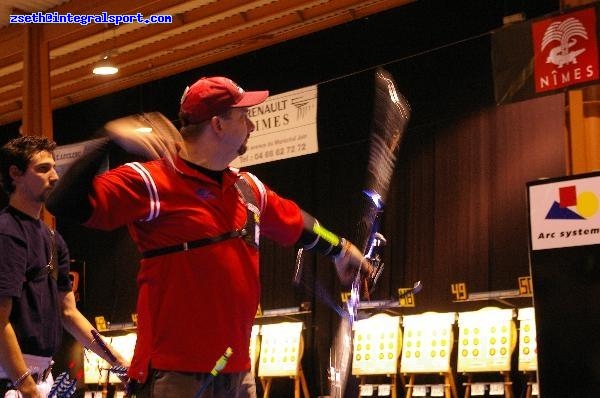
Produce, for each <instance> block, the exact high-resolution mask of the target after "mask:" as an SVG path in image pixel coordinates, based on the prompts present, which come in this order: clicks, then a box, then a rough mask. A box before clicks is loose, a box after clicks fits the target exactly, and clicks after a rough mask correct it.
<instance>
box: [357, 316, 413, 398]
mask: <svg viewBox="0 0 600 398" xmlns="http://www.w3.org/2000/svg"><path fill="white" fill-rule="evenodd" d="M353 329H354V333H353V339H352V345H353V350H352V375H354V376H356V377H358V379H359V392H358V394H359V397H361V396H372V395H376V396H380V397H381V396H390V397H392V398H396V396H397V395H396V394H397V391H398V359H399V357H400V350H401V348H402V331H401V329H400V317H399V316H390V315H388V314H383V313H382V314H376V315H373V316H371V317H370V318H367V319H361V320H358V321H356V322H354V325H353ZM374 376H379V377H380V378H381V377H382V376H383V377H387V378H389V383H387V384H383V383H379V384H369V383H367V379H368V378H372V377H374Z"/></svg>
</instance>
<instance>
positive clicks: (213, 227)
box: [86, 158, 303, 381]
mask: <svg viewBox="0 0 600 398" xmlns="http://www.w3.org/2000/svg"><path fill="white" fill-rule="evenodd" d="M240 175H241V173H239V172H238V171H237V170H235V169H228V170H226V171H225V172H224V174H223V181H222V184H221V185H219V184H218V183H217V182H215V181H214V180H211V179H210V178H208V177H207V176H205V175H204V174H202V173H201V172H199V171H196V170H194V169H192V168H190V167H189V166H187V165H186V164H185V162H183V161H182V160H181V159H179V158H178V159H176V169H175V168H173V167H171V166H169V165H168V163H167V162H165V161H162V160H157V161H151V162H146V163H128V164H126V165H123V166H121V167H119V168H116V169H114V170H111V171H109V172H106V173H104V174H102V175H100V176H98V177H96V178H95V180H94V190H93V194H92V197H91V203H92V207H93V214H92V217H91V218H90V219H89V220H88V222H87V223H86V225H87V226H89V227H92V228H97V229H105V230H110V229H114V228H117V227H119V226H123V225H127V227H128V228H129V232H130V234H131V236H132V238H133V240H134V241H135V243H136V244H137V247H138V249H139V250H140V251H141V252H144V251H147V250H150V249H157V248H162V247H166V246H171V245H175V244H180V243H183V242H189V241H193V240H198V239H201V238H207V237H215V236H218V235H221V234H223V233H225V232H229V231H234V230H237V229H239V228H241V227H243V226H244V224H245V222H246V214H247V213H246V207H245V205H244V203H243V199H242V198H241V196H240V194H239V193H238V191H237V189H236V187H235V185H234V183H235V181H236V180H237V179H238V178H240ZM251 177H252V178H251V180H252V181H253V182H254V183H253V184H251V185H252V186H253V188H254V191H255V193H256V196H257V199H258V200H257V203H258V206H259V207H260V210H261V212H260V232H261V235H262V236H265V237H267V238H269V239H271V240H274V241H275V242H277V243H279V244H282V245H292V244H294V243H296V242H297V241H298V239H299V237H300V234H301V232H302V228H303V222H302V216H301V213H300V209H299V207H298V206H297V205H296V204H295V203H294V202H292V201H290V200H287V199H284V198H282V197H280V196H278V195H277V194H276V193H275V192H273V191H272V190H270V189H269V188H268V187H266V186H264V185H263V184H262V183H261V182H260V181H258V179H256V177H254V176H251ZM137 282H138V289H139V295H138V302H137V313H138V340H137V345H136V349H135V354H134V358H133V361H132V364H131V368H130V376H131V377H132V378H135V379H137V380H139V381H144V380H145V379H146V377H147V370H148V368H149V367H150V366H151V367H152V368H155V369H162V370H177V371H187V372H210V371H211V369H212V368H213V366H214V364H215V361H216V360H217V359H218V358H219V357H220V356H221V355H222V354H223V353H224V352H225V350H226V348H227V347H231V348H232V349H233V355H232V357H231V358H230V359H229V361H228V363H227V366H226V368H225V369H224V372H240V371H245V370H249V369H250V358H249V342H250V332H251V329H252V324H253V321H254V316H255V314H256V309H257V306H258V303H259V299H260V278H259V256H258V251H257V250H256V249H255V248H253V247H251V246H250V245H249V244H248V243H246V242H245V241H244V240H243V239H240V238H236V239H229V240H224V241H222V242H218V243H214V244H210V245H207V246H203V247H199V248H196V249H193V250H189V251H182V252H177V253H172V254H166V255H162V256H157V257H152V258H148V259H143V260H142V261H141V266H140V271H139V273H138V277H137Z"/></svg>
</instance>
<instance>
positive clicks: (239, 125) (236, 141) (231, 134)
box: [221, 108, 254, 160]
mask: <svg viewBox="0 0 600 398" xmlns="http://www.w3.org/2000/svg"><path fill="white" fill-rule="evenodd" d="M221 121H222V123H223V127H224V129H226V134H224V136H223V140H222V141H221V142H222V144H223V145H226V146H227V147H228V148H229V149H230V150H231V154H232V156H233V157H232V160H233V159H235V158H236V157H237V156H238V155H243V154H244V153H246V150H247V149H248V148H247V146H246V145H247V144H248V137H249V136H250V133H251V132H253V131H254V123H252V121H251V120H250V118H249V117H248V108H232V109H231V110H230V111H229V114H228V115H227V116H225V117H222V118H221Z"/></svg>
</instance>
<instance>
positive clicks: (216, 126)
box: [210, 116, 223, 137]
mask: <svg viewBox="0 0 600 398" xmlns="http://www.w3.org/2000/svg"><path fill="white" fill-rule="evenodd" d="M210 126H211V127H212V129H213V131H214V132H215V134H216V135H217V136H218V137H221V135H222V134H223V124H222V122H221V118H220V117H218V116H213V117H212V118H211V119H210Z"/></svg>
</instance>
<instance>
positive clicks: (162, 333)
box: [48, 77, 371, 398]
mask: <svg viewBox="0 0 600 398" xmlns="http://www.w3.org/2000/svg"><path fill="white" fill-rule="evenodd" d="M267 97H268V91H244V90H243V89H241V88H240V87H239V86H238V85H237V84H236V83H234V82H233V81H231V80H230V79H227V78H225V77H210V78H202V79H200V80H198V81H197V82H196V83H194V84H193V85H192V86H190V87H188V88H187V89H186V91H185V92H184V94H183V97H182V101H181V107H180V119H181V124H182V127H181V130H180V134H181V138H182V141H181V142H179V143H178V144H177V149H173V148H174V144H173V143H171V142H168V141H165V140H164V139H162V138H161V137H160V136H159V135H156V134H147V133H136V132H133V131H131V130H130V129H122V128H120V126H119V125H118V123H116V124H115V123H109V124H108V125H107V126H106V128H107V130H108V131H109V133H110V135H111V139H110V140H106V141H104V143H102V144H101V145H100V146H99V147H98V148H96V149H95V150H93V151H91V152H90V153H88V154H86V155H84V156H83V157H82V158H80V159H79V160H78V161H77V162H76V163H75V164H74V165H73V166H72V167H71V168H70V169H69V171H68V172H67V173H66V174H65V176H64V178H63V179H62V183H61V184H59V186H58V187H57V188H56V190H55V191H54V193H53V195H52V196H51V197H50V198H49V200H48V208H49V209H50V211H52V212H53V213H54V215H55V216H57V217H65V218H71V219H73V218H74V219H76V220H77V221H79V222H82V223H83V224H84V225H86V226H88V227H91V228H98V229H103V230H110V229H114V228H117V227H119V226H123V225H126V226H127V227H128V229H129V232H130V234H131V236H132V238H133V240H134V241H135V243H136V245H137V246H138V248H139V250H140V252H141V253H142V257H143V259H142V261H141V267H140V271H139V274H138V278H137V281H138V286H139V295H138V303H137V313H138V339H137V345H136V349H135V353H134V357H133V360H132V363H131V368H130V369H129V375H130V377H131V378H132V379H134V380H136V381H138V382H139V383H140V384H141V388H139V389H138V390H137V391H136V397H150V396H152V397H161V398H165V397H166V398H168V397H177V398H181V397H194V396H195V392H196V391H197V390H198V388H199V387H200V386H202V385H203V383H204V382H205V380H206V379H207V378H210V371H211V370H212V368H213V366H214V365H215V361H216V359H218V358H219V357H220V356H221V355H222V354H223V353H224V352H225V350H226V349H227V348H228V347H231V348H232V350H233V353H234V354H233V355H232V356H231V358H229V361H228V362H227V366H226V367H225V369H224V370H223V372H222V374H220V375H219V376H218V377H217V378H215V379H214V381H213V383H212V386H211V390H209V391H207V393H206V394H207V395H205V396H206V397H240V398H242V397H255V396H256V387H255V385H254V377H253V375H252V374H251V373H250V372H249V370H250V358H249V355H248V352H249V349H248V348H249V342H250V333H251V329H252V324H253V321H254V316H255V314H256V309H257V306H258V304H259V299H260V278H259V251H258V243H259V235H260V236H264V237H266V238H268V239H270V240H273V241H275V242H277V243H278V244H281V245H288V246H289V245H294V244H298V243H299V244H301V245H303V246H304V247H305V248H306V249H316V250H319V251H320V252H322V253H324V254H326V255H330V256H332V258H333V260H334V263H335V265H336V269H337V272H338V275H339V277H340V280H341V281H342V283H343V284H349V283H350V282H351V280H352V279H353V277H354V275H355V274H356V271H357V269H358V268H359V267H362V269H363V270H364V271H365V273H366V274H368V273H369V272H371V267H370V264H369V263H368V261H367V260H365V258H364V257H363V255H362V253H360V251H359V250H358V249H357V248H356V247H355V246H354V245H352V244H351V243H350V242H348V241H346V240H345V239H342V238H339V237H337V236H336V235H335V234H332V233H331V232H329V231H327V230H325V229H324V228H323V227H321V226H320V225H319V223H318V222H317V220H315V219H314V218H313V217H312V216H310V215H309V214H307V213H306V212H304V211H302V210H301V209H300V208H299V207H298V205H297V204H296V203H294V202H293V201H291V200H288V199H285V198H283V197H281V196H279V195H278V194H277V193H275V192H274V191H273V190H271V189H270V188H269V187H268V186H266V185H265V184H263V183H262V182H261V181H260V180H259V179H258V178H256V177H255V176H253V175H251V174H249V173H245V172H240V171H239V170H237V169H234V168H231V167H229V164H230V163H231V161H232V160H234V159H235V158H236V157H237V156H238V155H241V154H243V153H244V152H245V151H246V144H247V140H248V137H249V135H250V133H251V132H252V131H253V130H254V127H255V126H254V124H253V123H252V121H251V120H250V119H249V117H248V114H247V111H248V107H251V106H254V105H257V104H259V103H261V102H263V101H264V100H265V99H266V98H267ZM111 145H119V146H120V147H122V148H123V149H125V150H127V151H128V152H131V153H136V154H140V155H146V156H150V157H153V158H155V160H151V161H148V162H144V163H139V162H133V163H128V164H126V165H123V166H120V167H118V168H116V169H114V170H111V171H108V172H106V173H104V174H101V175H99V176H97V177H93V175H94V174H95V173H96V172H97V170H98V168H99V166H100V164H101V163H102V159H103V157H104V154H105V153H106V151H107V150H108V149H109V148H110V146H111ZM209 394H210V395H209Z"/></svg>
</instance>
